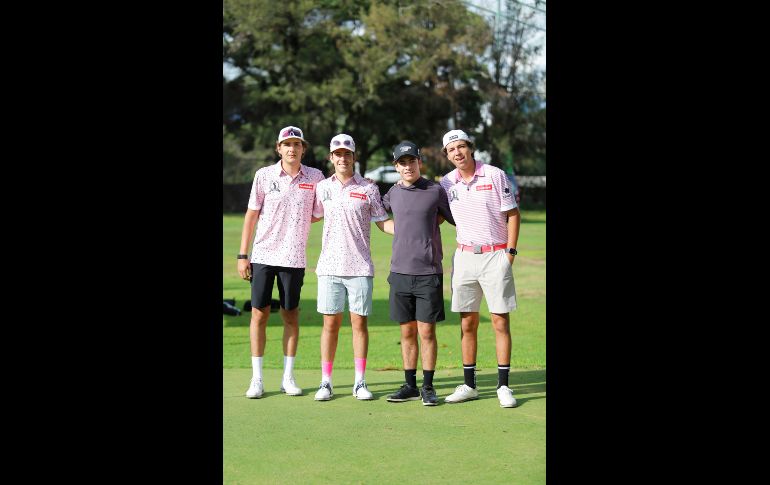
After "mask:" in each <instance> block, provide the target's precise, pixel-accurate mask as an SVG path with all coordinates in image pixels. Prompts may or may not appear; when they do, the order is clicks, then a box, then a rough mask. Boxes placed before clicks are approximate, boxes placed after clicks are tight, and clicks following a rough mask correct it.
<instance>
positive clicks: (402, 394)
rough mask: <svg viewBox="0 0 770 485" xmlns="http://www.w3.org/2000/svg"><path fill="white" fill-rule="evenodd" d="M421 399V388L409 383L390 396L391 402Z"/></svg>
mask: <svg viewBox="0 0 770 485" xmlns="http://www.w3.org/2000/svg"><path fill="white" fill-rule="evenodd" d="M418 399H420V390H419V389H417V388H416V387H412V386H410V385H409V384H404V385H403V386H401V389H399V390H398V391H396V392H394V393H393V394H391V395H390V396H388V401H390V402H404V401H416V400H418Z"/></svg>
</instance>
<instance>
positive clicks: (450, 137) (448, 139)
mask: <svg viewBox="0 0 770 485" xmlns="http://www.w3.org/2000/svg"><path fill="white" fill-rule="evenodd" d="M457 140H466V141H471V139H470V137H469V136H468V134H467V133H465V132H464V131H463V130H452V131H449V132H447V134H446V135H444V146H443V147H444V148H446V146H447V145H449V144H450V143H452V142H453V141H457ZM471 143H472V142H471Z"/></svg>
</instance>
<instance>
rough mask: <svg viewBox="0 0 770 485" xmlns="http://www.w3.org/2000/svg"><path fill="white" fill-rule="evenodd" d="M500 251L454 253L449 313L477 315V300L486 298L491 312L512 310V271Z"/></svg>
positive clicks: (514, 306)
mask: <svg viewBox="0 0 770 485" xmlns="http://www.w3.org/2000/svg"><path fill="white" fill-rule="evenodd" d="M506 254H507V253H506V252H505V250H504V249H500V250H497V251H490V252H488V253H481V254H474V253H473V252H471V251H462V250H460V249H459V248H458V249H456V250H455V254H454V258H453V260H452V263H453V264H452V311H453V312H477V311H479V309H480V308H481V297H482V294H483V296H484V297H485V298H486V299H487V305H488V306H489V311H490V312H491V313H508V312H510V311H513V310H515V309H516V286H515V285H514V283H513V270H512V269H511V263H510V262H508V256H507V255H506Z"/></svg>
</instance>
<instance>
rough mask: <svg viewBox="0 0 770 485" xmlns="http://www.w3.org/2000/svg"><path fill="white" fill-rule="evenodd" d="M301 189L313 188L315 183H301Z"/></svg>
mask: <svg viewBox="0 0 770 485" xmlns="http://www.w3.org/2000/svg"><path fill="white" fill-rule="evenodd" d="M299 188H300V189H305V190H313V184H299Z"/></svg>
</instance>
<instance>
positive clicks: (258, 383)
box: [246, 377, 265, 399]
mask: <svg viewBox="0 0 770 485" xmlns="http://www.w3.org/2000/svg"><path fill="white" fill-rule="evenodd" d="M263 392H265V388H264V386H263V385H262V379H259V378H256V377H252V378H251V384H249V388H248V389H247V390H246V397H248V398H249V399H259V398H260V397H262V393H263Z"/></svg>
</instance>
